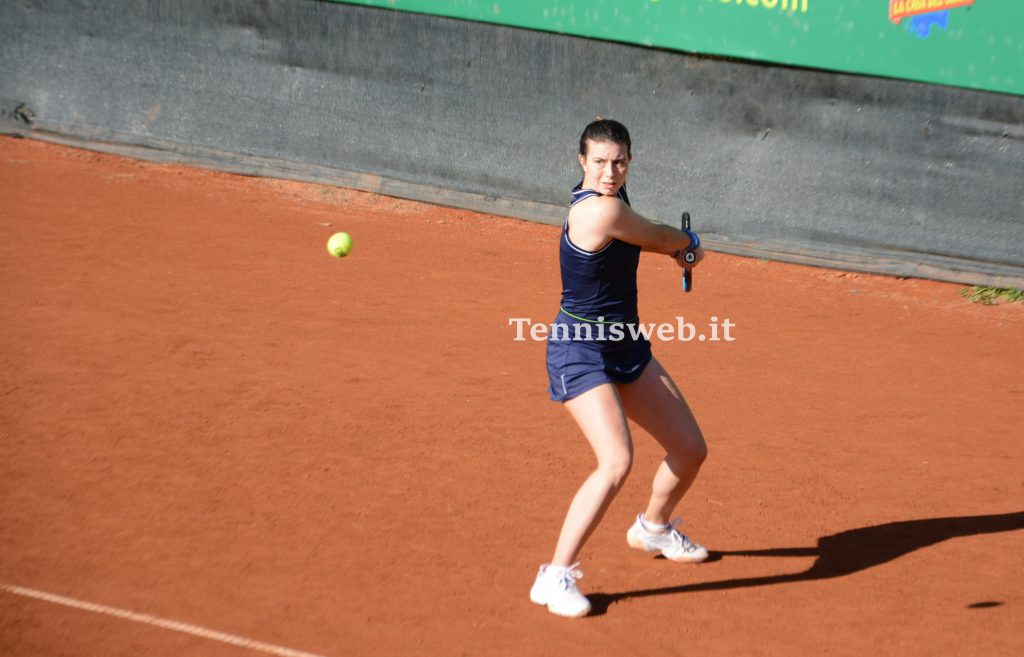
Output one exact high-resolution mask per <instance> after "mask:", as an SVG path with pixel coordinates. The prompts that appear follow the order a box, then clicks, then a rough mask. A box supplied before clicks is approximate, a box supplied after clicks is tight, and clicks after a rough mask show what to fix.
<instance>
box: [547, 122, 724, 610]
mask: <svg viewBox="0 0 1024 657" xmlns="http://www.w3.org/2000/svg"><path fill="white" fill-rule="evenodd" d="M630 147H631V144H630V138H629V132H628V131H627V130H626V128H625V126H623V125H622V124H621V123H619V122H617V121H612V120H607V119H599V120H597V121H595V122H593V123H591V124H590V125H588V126H587V128H586V129H585V130H584V131H583V134H582V135H581V137H580V148H579V162H580V166H581V167H582V168H583V180H582V182H581V183H580V184H579V185H578V186H577V187H576V189H575V190H574V191H573V200H572V205H571V207H570V209H569V215H568V217H567V218H566V221H565V225H564V227H563V228H562V238H561V241H560V246H559V260H560V264H561V270H562V288H563V289H562V305H561V309H560V312H559V314H558V317H557V319H556V320H555V322H554V324H553V326H552V332H551V335H550V336H549V339H548V351H547V365H548V375H549V379H550V393H551V398H552V400H554V401H559V402H562V404H563V405H564V406H565V408H566V410H568V411H569V414H570V415H571V416H572V417H573V419H574V420H575V421H576V423H577V424H578V425H579V427H580V429H581V430H582V431H583V435H584V436H585V437H586V439H587V441H588V442H589V443H590V446H591V448H592V449H593V450H594V454H595V456H596V457H597V469H596V470H594V471H593V472H592V473H591V474H590V476H589V477H587V479H586V481H584V482H583V485H582V486H581V487H580V489H579V492H577V493H576V496H575V497H574V498H573V500H572V503H571V504H570V505H569V511H568V513H567V514H566V517H565V522H564V524H563V525H562V530H561V533H560V535H559V537H558V543H557V545H556V546H555V553H554V556H553V557H552V559H551V562H550V563H548V564H544V565H543V566H541V567H540V572H539V573H538V574H537V579H536V581H535V582H534V585H533V588H532V589H531V591H530V599H531V600H532V601H533V602H535V603H537V604H540V605H545V606H547V608H548V610H549V611H551V612H552V613H554V614H558V615H560V616H570V617H578V616H585V615H586V614H588V613H589V612H590V602H589V601H588V600H587V598H586V597H585V596H584V595H583V594H582V593H580V591H579V589H578V588H577V587H576V580H577V579H579V578H580V577H582V573H581V572H580V571H579V570H578V569H577V566H578V565H579V564H578V563H577V562H576V557H577V555H578V554H579V552H580V549H581V548H582V547H583V544H584V543H585V542H586V540H587V538H588V537H589V536H590V535H591V533H593V531H594V529H595V528H596V527H597V524H598V522H600V520H601V517H602V516H603V515H604V513H605V511H606V510H607V509H608V506H609V505H610V504H611V501H612V499H613V498H614V497H615V494H616V492H618V490H619V488H621V486H622V484H623V482H624V481H625V479H626V475H627V474H628V473H629V469H630V466H631V464H632V457H633V444H632V439H631V436H630V431H629V425H628V423H627V421H626V418H627V417H628V418H632V419H633V420H634V421H635V422H636V423H637V424H639V425H640V426H641V427H643V428H644V429H645V430H646V431H648V432H649V433H650V434H651V435H652V436H654V438H655V439H656V440H657V441H658V442H659V443H660V444H661V446H662V447H663V448H664V449H665V452H666V456H665V460H664V461H663V462H662V463H661V465H660V466H659V468H658V471H657V473H656V474H655V476H654V483H653V490H652V493H651V498H650V502H649V503H648V505H647V508H646V509H645V510H644V511H643V512H641V513H640V514H639V515H637V519H636V522H635V523H634V524H633V526H632V527H630V529H629V531H628V532H627V541H628V543H629V545H630V546H631V547H634V548H637V549H640V550H645V551H647V552H661V553H662V554H663V555H665V557H667V558H668V559H672V560H673V561H680V562H699V561H703V560H704V559H706V558H707V556H708V553H707V550H705V549H704V548H703V547H701V546H700V545H697V544H696V543H693V542H692V541H690V539H689V538H687V537H686V536H685V535H683V534H682V533H680V531H679V529H678V528H677V526H676V525H677V521H673V522H670V521H669V518H670V515H671V513H672V511H673V509H674V508H675V507H676V505H677V504H678V503H679V501H680V500H681V499H682V497H683V495H684V494H685V493H686V491H687V489H688V488H689V487H690V484H692V483H693V480H694V479H695V478H696V476H697V471H698V470H699V469H700V466H701V464H702V463H703V462H704V459H705V458H706V457H707V446H706V445H705V443H704V437H703V436H702V435H701V431H700V428H699V427H698V426H697V421H696V420H695V419H694V417H693V414H692V413H691V412H690V409H689V407H688V406H687V405H686V401H685V400H684V399H683V396H682V395H681V394H680V392H679V390H678V389H677V388H676V386H675V384H674V383H673V382H672V379H671V378H670V377H669V375H668V373H667V372H666V371H665V369H664V368H663V367H662V366H661V364H660V363H659V362H658V360H657V359H656V358H654V357H653V356H652V354H651V346H650V343H649V342H648V341H647V339H646V338H644V337H643V336H642V335H641V336H634V335H633V334H632V333H631V331H630V325H633V324H635V323H636V322H637V320H638V317H637V290H636V269H637V264H638V263H639V260H640V251H641V250H645V251H653V252H656V253H662V254H665V255H668V256H671V257H673V258H674V259H675V260H676V262H677V263H679V265H680V266H681V267H682V266H684V260H683V257H684V255H685V254H686V253H687V252H688V251H692V252H693V253H694V255H695V256H696V260H695V261H694V262H693V263H690V264H685V266H686V267H693V266H695V265H697V264H699V263H700V261H701V260H702V259H703V257H704V252H703V250H702V249H701V248H700V240H699V239H698V237H697V236H696V235H695V234H693V233H691V232H689V231H681V230H676V229H674V228H671V227H669V226H664V225H661V224H656V223H654V222H651V221H649V220H647V219H645V218H643V217H641V216H640V215H638V214H637V213H636V212H634V211H633V210H632V208H630V205H629V197H628V196H627V195H626V188H625V184H626V177H627V174H628V173H629V165H630V162H631V160H632V154H631V150H630Z"/></svg>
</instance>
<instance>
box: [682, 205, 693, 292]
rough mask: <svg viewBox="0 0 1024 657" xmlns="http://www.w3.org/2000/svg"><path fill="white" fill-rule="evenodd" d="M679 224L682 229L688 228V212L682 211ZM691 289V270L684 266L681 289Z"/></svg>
mask: <svg viewBox="0 0 1024 657" xmlns="http://www.w3.org/2000/svg"><path fill="white" fill-rule="evenodd" d="M680 226H681V228H682V229H683V230H690V213H689V212H684V213H683V218H682V219H681V220H680ZM692 289H693V270H691V269H689V268H686V269H683V291H684V292H689V291H690V290H692Z"/></svg>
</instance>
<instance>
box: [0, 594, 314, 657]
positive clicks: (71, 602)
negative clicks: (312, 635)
mask: <svg viewBox="0 0 1024 657" xmlns="http://www.w3.org/2000/svg"><path fill="white" fill-rule="evenodd" d="M0 590H3V591H7V592H8V593H13V594H14V595H23V596H25V597H28V598H35V599H36V600H45V601H46V602H52V603H54V604H58V605H64V606H65V607H74V608H75V609H84V610H86V611H92V612H95V613H97V614H107V615H109V616H116V617H118V618H124V619H125V620H130V621H135V622H136V623H145V624H146V625H155V626H156V627H162V628H164V629H165V630H173V631H175V632H182V633H184V634H191V635H193V636H198V637H202V638H204V639H213V640H214V641H222V642H224V643H230V644H231V645H234V646H241V647H243V648H249V649H250V650H259V651H260V652H266V653H270V654H271V655H280V657H323V655H317V654H314V653H311V652H303V651H301V650H292V649H291V648H285V647H283V646H275V645H273V644H271V643H263V642H262V641H253V640H252V639H247V638H245V637H244V636H236V635H234V634H227V633H226V632H218V631H216V630H209V629H206V628H205V627H199V626H198V625H190V624H188V623H182V622H179V621H175V620H168V619H166V618H157V617H156V616H150V615H149V614H140V613H138V612H134V611H129V610H127V609H118V608H116V607H107V606H105V605H97V604H93V603H92V602H85V601H82V600H75V599H74V598H66V597H64V596H62V595H54V594H53V593H46V592H45V591H36V590H35V589H26V588H24V587H22V586H12V585H10V584H0Z"/></svg>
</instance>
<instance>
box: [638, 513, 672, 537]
mask: <svg viewBox="0 0 1024 657" xmlns="http://www.w3.org/2000/svg"><path fill="white" fill-rule="evenodd" d="M640 526H641V527H643V528H644V529H646V530H647V531H649V532H651V533H652V534H664V533H665V532H666V531H667V530H668V528H669V527H671V525H656V524H654V523H653V522H648V521H647V519H646V518H644V514H642V513H641V514H640Z"/></svg>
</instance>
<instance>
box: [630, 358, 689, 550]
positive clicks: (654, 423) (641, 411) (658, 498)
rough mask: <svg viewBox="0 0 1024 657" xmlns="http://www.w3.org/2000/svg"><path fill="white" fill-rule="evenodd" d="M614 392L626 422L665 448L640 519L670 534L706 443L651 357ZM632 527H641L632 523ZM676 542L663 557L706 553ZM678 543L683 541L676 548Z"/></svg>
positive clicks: (679, 398) (665, 373)
mask: <svg viewBox="0 0 1024 657" xmlns="http://www.w3.org/2000/svg"><path fill="white" fill-rule="evenodd" d="M618 390H619V394H620V397H621V399H622V403H623V407H624V409H625V411H626V414H627V415H628V416H629V418H630V419H632V420H633V421H634V422H636V423H637V424H638V425H640V426H641V427H643V428H644V429H645V430H646V431H647V432H648V433H650V434H651V435H652V436H653V437H654V438H655V440H657V441H658V442H659V443H660V444H661V446H662V447H663V448H664V449H665V453H666V454H665V459H664V461H662V463H661V465H660V466H659V467H658V471H657V472H656V473H655V475H654V482H653V484H652V486H651V498H650V501H649V502H648V505H647V509H646V510H645V511H644V513H643V516H642V518H643V521H645V522H646V523H648V528H649V529H653V530H655V531H656V532H657V531H667V532H668V533H669V534H671V532H672V531H674V530H670V528H669V527H668V525H669V521H670V519H671V515H672V512H673V510H674V509H675V508H676V506H677V505H678V504H679V502H680V500H682V498H683V496H684V495H685V494H686V491H687V490H689V488H690V486H691V485H692V484H693V481H694V480H695V479H696V478H697V473H698V472H699V471H700V467H701V465H702V464H703V463H704V460H705V459H706V458H707V453H708V450H707V444H706V443H705V442H704V436H703V434H702V433H701V430H700V427H699V426H698V424H697V420H696V419H695V418H694V417H693V413H692V412H691V411H690V407H689V406H688V405H687V403H686V400H685V399H684V398H683V395H682V393H680V392H679V389H678V388H677V387H676V385H675V383H674V382H673V381H672V378H671V377H670V376H669V375H668V372H666V371H665V368H663V367H662V366H661V363H659V362H658V360H657V359H656V358H652V359H651V362H650V363H649V364H648V365H647V367H646V368H645V369H644V372H643V374H642V375H641V376H640V378H639V379H637V380H636V381H634V382H632V383H628V384H618ZM638 524H642V523H640V521H639V520H638ZM676 538H677V541H676V543H677V545H676V546H675V547H676V554H675V556H670V555H669V554H666V556H669V557H670V558H676V557H678V558H677V559H676V560H679V561H701V560H703V559H705V558H707V551H706V550H704V549H703V548H702V547H700V546H699V545H696V544H693V543H692V542H690V541H689V539H688V538H686V537H685V536H684V535H682V534H680V535H679V536H678V537H676ZM679 540H682V541H684V543H682V544H679ZM634 542H635V541H631V544H633V543H634ZM656 543H657V542H656ZM658 545H659V546H660V543H658ZM634 547H637V546H636V545H634ZM670 547H671V546H670ZM649 549H650V548H649Z"/></svg>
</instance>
